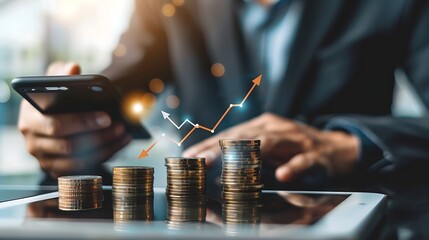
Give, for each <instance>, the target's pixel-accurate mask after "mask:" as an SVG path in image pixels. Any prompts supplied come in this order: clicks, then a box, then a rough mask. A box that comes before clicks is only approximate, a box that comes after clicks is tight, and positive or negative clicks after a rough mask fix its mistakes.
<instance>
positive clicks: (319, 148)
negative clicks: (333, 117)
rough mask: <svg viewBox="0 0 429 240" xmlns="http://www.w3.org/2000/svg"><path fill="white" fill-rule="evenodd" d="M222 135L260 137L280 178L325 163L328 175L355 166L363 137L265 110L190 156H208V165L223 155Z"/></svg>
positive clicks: (187, 153) (283, 179) (202, 144)
mask: <svg viewBox="0 0 429 240" xmlns="http://www.w3.org/2000/svg"><path fill="white" fill-rule="evenodd" d="M219 139H259V140H261V153H262V155H263V157H264V161H267V162H268V163H270V164H272V165H274V166H276V167H277V169H276V178H277V180H278V181H280V182H288V181H291V180H293V179H296V178H298V177H299V176H301V175H302V174H303V173H305V172H306V170H309V169H310V168H313V167H316V166H321V167H323V168H324V169H325V170H326V171H327V173H328V175H330V176H337V175H345V174H347V173H350V172H351V171H352V170H353V167H354V165H355V163H356V161H357V158H358V154H359V139H358V138H357V137H356V136H354V135H350V134H348V133H345V132H341V131H320V130H318V129H316V128H313V127H310V126H308V125H305V124H302V123H299V122H295V121H292V120H289V119H286V118H282V117H280V116H277V115H274V114H270V113H265V114H263V115H260V116H258V117H256V118H254V119H252V120H249V121H247V122H244V123H242V124H240V125H237V126H234V127H232V128H229V129H227V130H225V131H223V132H221V133H219V134H217V135H215V136H213V137H211V138H208V139H206V140H204V141H202V142H200V143H198V144H195V145H193V146H191V147H190V148H188V149H187V150H186V151H185V152H184V156H186V157H197V156H198V157H205V158H206V163H207V165H210V163H212V162H213V161H214V160H215V159H218V158H219V157H220V147H219Z"/></svg>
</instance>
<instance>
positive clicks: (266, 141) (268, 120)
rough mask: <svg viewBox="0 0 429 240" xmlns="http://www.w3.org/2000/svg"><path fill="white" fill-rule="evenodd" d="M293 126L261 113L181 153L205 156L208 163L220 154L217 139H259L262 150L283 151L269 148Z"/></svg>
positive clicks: (290, 123) (289, 122) (186, 155)
mask: <svg viewBox="0 0 429 240" xmlns="http://www.w3.org/2000/svg"><path fill="white" fill-rule="evenodd" d="M294 126H295V125H294V124H293V122H291V121H289V120H287V119H283V118H280V117H278V116H276V115H274V114H270V113H266V114H262V115H261V116H258V117H256V118H254V119H251V120H249V121H247V122H244V123H242V124H239V125H237V126H234V127H232V128H230V129H228V130H225V131H223V132H221V133H219V134H217V135H215V136H213V137H211V138H208V139H206V140H204V141H202V142H200V143H197V144H195V145H193V146H191V147H189V148H188V149H186V150H185V151H184V152H183V155H184V156H185V157H205V158H206V164H207V165H210V164H211V163H212V162H213V161H214V160H216V159H217V158H218V157H219V156H220V152H221V151H220V148H219V139H261V141H262V144H263V145H262V146H261V150H262V152H264V151H265V149H266V148H267V151H265V152H272V153H276V152H280V153H284V150H279V149H274V150H277V151H271V150H272V149H273V148H275V146H276V145H277V143H278V142H279V140H280V139H281V137H284V136H285V131H291V130H293V129H296V128H294ZM270 135H272V136H270ZM283 149H287V148H283Z"/></svg>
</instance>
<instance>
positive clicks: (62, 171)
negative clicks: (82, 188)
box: [39, 134, 132, 178]
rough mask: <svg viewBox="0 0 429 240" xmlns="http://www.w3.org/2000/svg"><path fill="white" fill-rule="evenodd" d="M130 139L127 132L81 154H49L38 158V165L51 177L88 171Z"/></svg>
mask: <svg viewBox="0 0 429 240" xmlns="http://www.w3.org/2000/svg"><path fill="white" fill-rule="evenodd" d="M131 140H132V137H131V136H130V135H128V134H124V135H122V136H121V137H120V138H118V139H116V140H115V141H113V142H110V143H108V144H106V145H104V146H100V148H98V149H95V150H94V151H90V152H88V153H87V154H85V155H83V156H78V157H77V156H75V157H73V156H72V157H67V156H49V157H44V158H40V159H39V163H40V166H41V167H42V169H43V170H44V171H45V172H47V173H48V174H49V175H50V176H51V177H53V178H56V177H59V176H63V175H68V174H73V173H79V174H83V173H88V172H90V171H91V170H93V169H95V168H97V167H98V166H99V165H100V164H101V163H103V162H105V161H106V160H108V159H109V158H110V157H111V156H113V155H114V154H115V153H116V152H117V151H119V150H120V149H122V148H123V147H124V146H125V145H127V144H128V143H129V142H130V141H131Z"/></svg>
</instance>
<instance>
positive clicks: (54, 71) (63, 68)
mask: <svg viewBox="0 0 429 240" xmlns="http://www.w3.org/2000/svg"><path fill="white" fill-rule="evenodd" d="M46 74H47V75H77V74H80V66H79V65H78V64H77V63H74V62H68V63H64V62H53V63H51V64H50V65H49V67H48V70H47V71H46Z"/></svg>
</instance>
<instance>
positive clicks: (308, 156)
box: [276, 152, 319, 182]
mask: <svg viewBox="0 0 429 240" xmlns="http://www.w3.org/2000/svg"><path fill="white" fill-rule="evenodd" d="M318 157H319V153H317V152H305V153H300V154H297V155H295V156H294V157H293V158H292V159H291V160H289V161H288V162H287V163H285V164H283V165H281V166H279V167H278V168H277V169H276V179H277V180H278V181H279V182H289V181H292V180H294V179H295V178H296V177H298V176H299V175H301V174H302V173H304V172H305V171H306V170H307V169H310V168H312V167H313V166H314V165H316V164H317V158H318Z"/></svg>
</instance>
